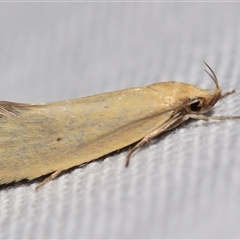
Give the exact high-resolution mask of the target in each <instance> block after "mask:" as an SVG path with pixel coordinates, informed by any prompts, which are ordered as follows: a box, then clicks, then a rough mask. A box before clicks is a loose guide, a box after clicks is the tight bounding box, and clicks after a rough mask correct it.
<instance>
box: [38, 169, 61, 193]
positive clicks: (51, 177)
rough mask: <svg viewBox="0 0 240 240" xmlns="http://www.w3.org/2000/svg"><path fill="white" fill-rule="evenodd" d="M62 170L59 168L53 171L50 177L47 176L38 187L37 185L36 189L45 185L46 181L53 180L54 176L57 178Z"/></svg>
mask: <svg viewBox="0 0 240 240" xmlns="http://www.w3.org/2000/svg"><path fill="white" fill-rule="evenodd" d="M61 172H62V170H57V171H56V172H54V173H52V174H51V175H50V176H49V177H47V178H45V179H44V180H43V181H42V182H41V183H40V184H39V185H38V186H37V187H36V191H37V190H38V189H39V188H41V187H42V186H43V185H45V184H46V183H48V182H50V181H51V180H53V179H54V178H56V177H57V176H58V175H59V174H60V173H61Z"/></svg>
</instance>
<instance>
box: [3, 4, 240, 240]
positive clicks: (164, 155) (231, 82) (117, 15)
mask: <svg viewBox="0 0 240 240" xmlns="http://www.w3.org/2000/svg"><path fill="white" fill-rule="evenodd" d="M239 9H240V5H239V3H223V2H220V3H216V2H215V3H204V2H202V3H189V2H188V3H179V2H178V3H177V2H175V3H164V2H162V3H160V2H159V3H154V2H152V3H143V2H142V3H136V2H131V3H130V2H122V3H121V2H112V3H110V2H105V3H104V2H89V3H87V2H85V3H83V2H82V3H80V2H79V3H74V2H72V3H16V2H15V3H11V4H10V3H0V19H1V21H0V32H1V36H0V52H1V54H0V72H1V82H0V96H1V99H2V100H6V101H14V102H49V101H60V100H66V99H72V98H78V97H84V96H89V95H93V94H98V93H104V92H108V91H115V90H120V89H124V88H129V87H139V86H145V85H148V84H151V83H154V82H158V81H168V80H176V81H182V82H187V83H191V84H195V85H198V86H199V87H202V88H210V89H211V88H213V87H214V84H213V82H212V80H211V79H210V78H209V77H208V76H207V75H206V74H205V73H204V71H203V69H204V68H205V66H204V64H203V61H206V62H207V63H208V64H209V65H210V66H211V67H212V68H213V70H214V71H215V73H216V75H217V76H218V79H219V82H220V85H221V86H222V89H223V90H224V91H228V90H232V89H236V90H237V92H236V93H235V94H233V95H231V96H229V97H227V98H226V99H223V100H222V101H220V102H219V103H218V104H217V105H216V106H215V107H214V109H213V111H212V114H214V115H240V80H239V79H240V67H239V66H240V47H239V43H240V31H239V29H240V14H239ZM136 107H137V106H136ZM239 133H240V122H239V121H237V120H232V121H224V122H213V121H210V122H204V121H190V122H189V123H188V124H183V125H182V126H180V127H178V128H176V129H175V130H173V131H171V132H169V133H166V134H163V135H162V136H160V137H159V138H157V139H155V140H153V141H152V142H151V144H150V146H149V147H146V148H142V149H140V150H139V151H138V152H137V153H136V154H135V155H134V156H133V157H132V159H131V164H130V167H129V168H128V169H125V167H124V163H125V158H126V154H127V151H123V152H120V153H116V154H114V155H113V156H110V157H106V158H104V159H103V161H99V162H93V163H90V164H88V165H87V166H85V167H81V168H76V169H74V170H72V171H69V172H67V173H65V174H62V175H61V176H60V177H58V178H57V179H55V180H54V181H51V182H50V183H48V184H47V185H45V186H44V187H43V188H42V189H40V190H39V191H37V192H36V191H35V188H36V186H37V185H38V184H39V181H33V182H29V183H28V182H27V183H24V182H20V183H15V184H11V185H10V186H7V187H6V186H0V238H1V239H10V238H15V239H16V238H18V239H22V238H27V239H35V238H44V239H49V238H55V239H66V238H67V239H76V238H88V239H89V238H240V228H239V222H240V204H239V202H240V158H239V156H238V154H239V148H240V134H239ZM0 137H1V136H0ZM0 161H1V159H0Z"/></svg>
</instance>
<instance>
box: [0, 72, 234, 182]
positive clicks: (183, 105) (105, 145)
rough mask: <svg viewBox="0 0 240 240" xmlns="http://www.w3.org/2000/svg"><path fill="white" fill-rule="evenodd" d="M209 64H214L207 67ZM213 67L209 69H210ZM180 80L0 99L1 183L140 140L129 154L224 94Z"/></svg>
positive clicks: (203, 110) (31, 176)
mask: <svg viewBox="0 0 240 240" xmlns="http://www.w3.org/2000/svg"><path fill="white" fill-rule="evenodd" d="M209 69H210V68H209ZM210 70H211V69H210ZM210 76H211V77H212V79H213V80H214V82H215V85H216V87H215V89H214V90H213V91H209V90H205V89H201V88H198V87H196V86H194V85H191V84H187V83H181V82H159V83H155V84H152V85H149V86H146V87H141V88H130V89H125V90H121V91H115V92H109V93H105V94H99V95H95V96H90V97H85V98H79V99H74V100H69V101H62V102H54V103H47V104H20V103H13V102H5V101H2V102H0V184H5V183H10V182H14V181H20V180H22V179H29V180H31V179H35V178H37V177H40V176H42V175H46V174H50V173H53V174H52V175H51V176H50V177H49V178H47V179H46V180H45V181H44V182H43V183H42V184H41V185H40V186H42V185H43V184H45V183H46V182H48V181H49V180H50V179H52V178H54V177H56V176H57V175H58V174H59V173H61V172H62V171H63V170H67V169H69V168H71V167H73V166H77V165H80V164H82V163H86V162H89V161H92V160H94V159H97V158H99V157H101V156H104V155H106V154H108V153H111V152H114V151H116V150H118V149H121V148H124V147H126V146H128V145H131V144H133V143H135V142H138V143H137V144H136V145H135V147H133V148H132V150H130V151H129V154H128V155H127V162H126V165H128V163H129V160H130V156H131V154H132V153H133V152H134V151H135V150H136V149H137V148H139V147H141V145H142V144H144V143H146V142H148V141H150V140H151V139H152V138H154V137H155V136H157V135H159V134H161V133H162V132H165V131H167V130H169V129H172V128H174V127H176V126H178V125H179V124H181V123H182V122H184V121H186V120H187V119H188V118H196V119H203V120H208V119H211V118H212V119H216V120H224V119H232V118H239V117H211V116H206V115H204V114H205V113H206V112H207V111H208V110H209V109H211V108H212V107H213V106H214V104H215V103H216V102H217V101H218V100H219V99H220V98H222V97H224V96H226V95H229V94H231V93H232V92H229V93H226V94H224V95H222V93H221V89H220V87H219V86H218V81H217V78H216V76H215V74H214V73H213V72H212V70H211V74H210Z"/></svg>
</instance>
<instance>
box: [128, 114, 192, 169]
mask: <svg viewBox="0 0 240 240" xmlns="http://www.w3.org/2000/svg"><path fill="white" fill-rule="evenodd" d="M187 119H188V115H185V116H181V115H180V116H176V117H173V118H171V119H169V121H167V122H165V123H164V124H163V125H162V126H160V127H159V128H157V129H156V130H154V131H153V132H151V133H149V134H148V135H146V136H145V137H144V138H143V139H142V140H141V141H140V142H139V143H137V144H136V145H135V146H134V147H133V148H132V149H130V150H129V152H128V154H127V157H126V164H125V166H126V167H128V165H129V162H130V158H131V155H132V154H133V153H134V152H135V151H136V150H137V149H138V148H140V147H141V146H142V145H144V144H145V143H148V144H149V143H150V141H151V140H152V139H153V138H155V137H156V136H158V135H159V134H161V133H163V132H165V131H167V130H170V129H172V128H174V127H176V126H178V125H179V124H181V123H182V122H184V121H186V120H187Z"/></svg>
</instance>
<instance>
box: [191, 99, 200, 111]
mask: <svg viewBox="0 0 240 240" xmlns="http://www.w3.org/2000/svg"><path fill="white" fill-rule="evenodd" d="M201 105H202V104H201V102H200V101H197V102H194V103H192V104H191V105H190V109H191V111H192V112H198V111H200V110H201V108H202V106H201Z"/></svg>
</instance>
